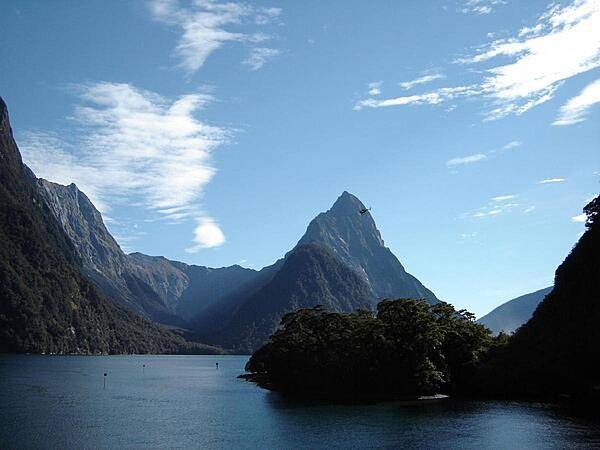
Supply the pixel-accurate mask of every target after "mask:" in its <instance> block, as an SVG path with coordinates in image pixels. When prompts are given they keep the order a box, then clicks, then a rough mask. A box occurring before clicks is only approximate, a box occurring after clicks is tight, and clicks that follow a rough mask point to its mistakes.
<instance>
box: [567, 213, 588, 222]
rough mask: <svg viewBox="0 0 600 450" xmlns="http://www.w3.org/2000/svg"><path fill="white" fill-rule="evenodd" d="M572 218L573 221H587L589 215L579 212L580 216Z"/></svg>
mask: <svg viewBox="0 0 600 450" xmlns="http://www.w3.org/2000/svg"><path fill="white" fill-rule="evenodd" d="M571 220H572V221H573V222H580V223H585V221H586V220H587V216H586V215H585V214H579V215H578V216H573V217H571Z"/></svg>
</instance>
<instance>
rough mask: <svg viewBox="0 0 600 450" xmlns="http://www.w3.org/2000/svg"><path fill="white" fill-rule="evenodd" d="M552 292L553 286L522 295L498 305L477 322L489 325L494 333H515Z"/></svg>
mask: <svg viewBox="0 0 600 450" xmlns="http://www.w3.org/2000/svg"><path fill="white" fill-rule="evenodd" d="M550 292H552V287H547V288H544V289H540V290H539V291H535V292H532V293H531V294H525V295H521V296H520V297H517V298H514V299H512V300H509V301H507V302H506V303H503V304H502V305H500V306H498V307H497V308H496V309H494V310H492V311H491V312H489V313H488V314H486V315H485V316H483V317H482V318H481V319H479V320H478V321H477V322H479V323H481V324H483V325H485V326H486V327H488V328H489V329H490V330H491V331H492V333H493V334H498V333H500V332H501V331H504V332H505V333H508V334H510V333H513V332H514V331H515V330H516V329H517V328H519V327H520V326H521V325H523V324H524V323H525V322H527V321H528V320H529V319H530V318H531V316H532V315H533V312H534V311H535V309H536V308H537V307H538V305H539V304H540V303H541V302H542V300H544V298H545V297H546V295H548V294H549V293H550Z"/></svg>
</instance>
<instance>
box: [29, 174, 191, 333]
mask: <svg viewBox="0 0 600 450" xmlns="http://www.w3.org/2000/svg"><path fill="white" fill-rule="evenodd" d="M36 184H37V187H38V191H39V193H40V194H41V196H42V197H43V198H44V200H45V201H46V203H47V204H48V206H49V207H50V209H51V211H52V213H53V215H54V217H55V218H56V220H57V221H58V223H59V224H60V226H61V228H62V229H63V231H64V233H65V234H66V235H67V236H68V237H69V240H70V241H71V243H72V244H73V246H74V248H75V251H76V253H77V255H78V256H79V258H80V260H81V262H82V267H83V272H84V273H85V275H86V276H87V277H88V278H89V279H90V280H92V281H93V282H94V283H95V284H96V285H97V286H98V287H99V288H100V289H101V290H102V291H103V292H104V293H105V294H106V295H108V296H109V297H111V298H113V299H115V300H117V301H118V302H119V303H121V304H122V305H123V306H125V307H127V308H129V309H131V310H133V311H135V312H136V313H138V314H140V315H142V316H144V317H146V318H149V319H152V320H155V321H157V322H162V323H168V324H173V325H182V321H181V320H180V319H179V318H177V317H176V316H175V314H174V313H173V312H172V311H171V310H169V308H168V305H166V304H165V303H163V301H162V299H161V297H160V296H159V295H157V293H156V291H155V290H153V289H152V288H151V287H150V286H148V285H147V284H146V283H145V282H144V280H143V279H140V278H139V277H138V276H137V274H136V273H135V271H134V270H133V266H132V264H131V262H130V260H129V258H128V256H127V255H126V254H125V253H124V252H123V251H122V250H121V247H119V244H117V242H116V241H115V239H114V238H113V237H112V235H111V234H110V232H109V231H108V230H107V228H106V226H105V225H104V221H103V220H102V215H101V214H100V212H99V211H98V210H97V209H96V208H95V207H94V205H93V204H92V202H91V201H90V200H89V199H88V198H87V196H86V195H85V194H84V193H83V192H81V191H80V190H79V189H78V188H77V186H76V185H75V184H71V185H69V186H63V185H60V184H56V183H52V182H49V181H46V180H43V179H39V180H36Z"/></svg>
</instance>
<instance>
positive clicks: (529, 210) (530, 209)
mask: <svg viewBox="0 0 600 450" xmlns="http://www.w3.org/2000/svg"><path fill="white" fill-rule="evenodd" d="M534 209H535V206H529V207H528V208H525V209H524V210H523V212H524V213H525V214H527V213H530V212H531V211H533V210H534Z"/></svg>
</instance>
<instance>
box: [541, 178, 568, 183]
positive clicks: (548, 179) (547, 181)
mask: <svg viewBox="0 0 600 450" xmlns="http://www.w3.org/2000/svg"><path fill="white" fill-rule="evenodd" d="M563 181H565V179H564V178H546V179H544V180H540V181H538V184H551V183H562V182H563Z"/></svg>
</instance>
